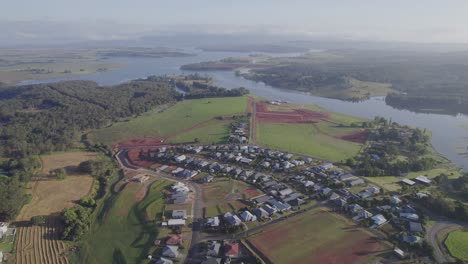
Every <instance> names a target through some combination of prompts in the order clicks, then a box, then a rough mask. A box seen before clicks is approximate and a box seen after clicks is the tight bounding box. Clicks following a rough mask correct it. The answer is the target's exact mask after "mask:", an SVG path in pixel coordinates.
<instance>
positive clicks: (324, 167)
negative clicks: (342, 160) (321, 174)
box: [320, 162, 334, 170]
mask: <svg viewBox="0 0 468 264" xmlns="http://www.w3.org/2000/svg"><path fill="white" fill-rule="evenodd" d="M333 167H334V165H333V163H330V162H326V163H324V164H322V165H321V166H320V168H321V169H323V170H329V169H331V168H333Z"/></svg>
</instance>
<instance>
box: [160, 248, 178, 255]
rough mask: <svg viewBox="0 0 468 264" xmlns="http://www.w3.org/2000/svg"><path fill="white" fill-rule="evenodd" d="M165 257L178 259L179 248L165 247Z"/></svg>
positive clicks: (163, 252)
mask: <svg viewBox="0 0 468 264" xmlns="http://www.w3.org/2000/svg"><path fill="white" fill-rule="evenodd" d="M162 255H163V257H168V258H177V257H178V256H179V247H178V246H165V247H164V248H163V251H162Z"/></svg>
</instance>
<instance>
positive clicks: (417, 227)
mask: <svg viewBox="0 0 468 264" xmlns="http://www.w3.org/2000/svg"><path fill="white" fill-rule="evenodd" d="M409 231H410V232H411V233H422V232H424V229H423V227H422V225H421V224H420V223H417V222H409Z"/></svg>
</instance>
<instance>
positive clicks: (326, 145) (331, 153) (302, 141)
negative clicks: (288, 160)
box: [256, 123, 361, 161]
mask: <svg viewBox="0 0 468 264" xmlns="http://www.w3.org/2000/svg"><path fill="white" fill-rule="evenodd" d="M331 125H333V124H331ZM256 134H257V135H256V140H257V143H258V144H261V145H263V146H266V147H269V148H273V149H279V150H283V151H288V152H292V153H297V154H303V155H309V156H312V157H317V158H321V159H326V160H330V161H340V160H344V159H347V158H350V157H354V156H355V155H356V154H357V153H358V152H359V150H360V149H361V145H360V144H358V143H354V142H350V141H346V140H341V139H337V138H334V137H332V136H330V135H327V134H324V133H322V132H321V131H319V130H318V129H317V128H316V127H314V126H313V125H310V124H275V123H259V124H257V130H256Z"/></svg>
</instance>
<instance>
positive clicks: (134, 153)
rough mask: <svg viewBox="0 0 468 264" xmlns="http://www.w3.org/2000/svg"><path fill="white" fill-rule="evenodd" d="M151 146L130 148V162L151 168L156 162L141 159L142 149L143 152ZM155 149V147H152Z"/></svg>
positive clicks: (128, 153)
mask: <svg viewBox="0 0 468 264" xmlns="http://www.w3.org/2000/svg"><path fill="white" fill-rule="evenodd" d="M148 149H149V148H134V149H130V150H128V152H127V158H128V161H129V162H130V163H132V164H133V165H135V166H138V167H144V168H149V167H150V166H151V165H153V164H154V162H151V161H147V160H140V157H139V156H140V151H142V150H143V152H146V151H148ZM151 149H155V148H151Z"/></svg>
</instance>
